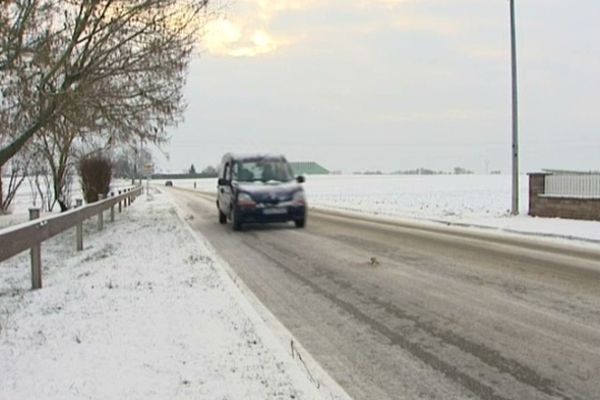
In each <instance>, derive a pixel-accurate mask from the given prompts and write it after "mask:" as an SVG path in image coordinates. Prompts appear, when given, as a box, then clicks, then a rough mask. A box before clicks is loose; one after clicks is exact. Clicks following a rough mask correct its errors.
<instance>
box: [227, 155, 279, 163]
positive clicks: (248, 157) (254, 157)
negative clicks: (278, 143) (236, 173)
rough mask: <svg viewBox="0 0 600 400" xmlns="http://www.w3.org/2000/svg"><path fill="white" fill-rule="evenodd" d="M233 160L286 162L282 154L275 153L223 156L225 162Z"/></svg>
mask: <svg viewBox="0 0 600 400" xmlns="http://www.w3.org/2000/svg"><path fill="white" fill-rule="evenodd" d="M226 159H232V160H234V161H246V160H259V159H268V160H285V157H284V156H283V155H282V154H273V153H227V154H225V155H224V156H223V160H226Z"/></svg>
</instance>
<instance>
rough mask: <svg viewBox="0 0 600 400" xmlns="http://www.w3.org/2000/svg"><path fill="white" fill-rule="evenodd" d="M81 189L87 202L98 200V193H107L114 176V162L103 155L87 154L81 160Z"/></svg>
mask: <svg viewBox="0 0 600 400" xmlns="http://www.w3.org/2000/svg"><path fill="white" fill-rule="evenodd" d="M79 176H80V177H81V190H82V191H83V197H84V198H85V201H86V202H87V203H93V202H95V201H98V195H99V194H103V195H105V196H106V195H107V194H108V191H109V189H110V180H111V177H112V163H111V161H110V159H108V158H106V157H104V156H102V155H92V156H87V157H85V158H82V159H81V160H79Z"/></svg>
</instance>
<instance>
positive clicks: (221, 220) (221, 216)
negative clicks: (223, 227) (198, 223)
mask: <svg viewBox="0 0 600 400" xmlns="http://www.w3.org/2000/svg"><path fill="white" fill-rule="evenodd" d="M219 223H220V224H226V223H227V215H225V214H223V213H222V212H221V210H219Z"/></svg>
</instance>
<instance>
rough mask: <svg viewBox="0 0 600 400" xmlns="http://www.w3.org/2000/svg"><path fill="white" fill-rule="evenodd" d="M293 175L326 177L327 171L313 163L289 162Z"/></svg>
mask: <svg viewBox="0 0 600 400" xmlns="http://www.w3.org/2000/svg"><path fill="white" fill-rule="evenodd" d="M290 165H291V167H292V170H293V171H294V174H295V175H328V174H329V170H328V169H326V168H324V167H322V166H321V165H319V164H317V163H316V162H314V161H296V162H290Z"/></svg>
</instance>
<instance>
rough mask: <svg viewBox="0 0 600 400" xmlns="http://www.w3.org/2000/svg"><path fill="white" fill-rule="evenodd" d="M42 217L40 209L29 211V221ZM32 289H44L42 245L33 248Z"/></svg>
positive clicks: (37, 244)
mask: <svg viewBox="0 0 600 400" xmlns="http://www.w3.org/2000/svg"><path fill="white" fill-rule="evenodd" d="M39 217H40V209H39V208H30V209H29V220H30V221H31V220H34V219H38V218H39ZM31 288H32V289H41V288H42V244H41V243H40V242H38V243H36V244H35V245H33V247H31Z"/></svg>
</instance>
